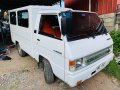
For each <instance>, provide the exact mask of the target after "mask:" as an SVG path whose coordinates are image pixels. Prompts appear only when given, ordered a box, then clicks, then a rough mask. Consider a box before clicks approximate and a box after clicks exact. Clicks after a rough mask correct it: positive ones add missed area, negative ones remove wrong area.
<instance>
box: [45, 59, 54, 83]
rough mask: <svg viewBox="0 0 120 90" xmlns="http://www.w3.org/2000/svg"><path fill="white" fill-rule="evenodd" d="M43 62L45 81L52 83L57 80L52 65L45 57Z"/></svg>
mask: <svg viewBox="0 0 120 90" xmlns="http://www.w3.org/2000/svg"><path fill="white" fill-rule="evenodd" d="M43 64H44V77H45V81H46V83H47V84H51V83H53V82H54V81H55V76H54V74H53V71H52V68H51V65H50V63H49V62H48V61H47V60H46V59H43Z"/></svg>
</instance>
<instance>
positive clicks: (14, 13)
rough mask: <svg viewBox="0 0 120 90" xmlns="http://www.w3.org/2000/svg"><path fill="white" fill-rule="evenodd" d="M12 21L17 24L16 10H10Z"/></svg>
mask: <svg viewBox="0 0 120 90" xmlns="http://www.w3.org/2000/svg"><path fill="white" fill-rule="evenodd" d="M10 23H11V24H13V25H16V12H10Z"/></svg>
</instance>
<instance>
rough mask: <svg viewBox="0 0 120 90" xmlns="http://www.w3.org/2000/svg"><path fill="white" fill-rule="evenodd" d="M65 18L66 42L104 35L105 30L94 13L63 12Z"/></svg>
mask: <svg viewBox="0 0 120 90" xmlns="http://www.w3.org/2000/svg"><path fill="white" fill-rule="evenodd" d="M61 15H62V18H66V23H65V25H66V27H67V29H66V33H65V34H66V36H67V38H68V40H76V39H80V38H81V39H83V38H89V37H95V36H97V35H101V34H106V33H107V30H106V28H105V26H104V25H103V23H102V21H101V19H100V18H99V17H98V16H97V15H96V14H95V13H89V12H70V11H68V12H64V13H61Z"/></svg>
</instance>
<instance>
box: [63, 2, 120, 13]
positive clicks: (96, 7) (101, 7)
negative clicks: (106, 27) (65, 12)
mask: <svg viewBox="0 0 120 90" xmlns="http://www.w3.org/2000/svg"><path fill="white" fill-rule="evenodd" d="M91 1H92V2H91V3H92V5H91V6H92V7H91V9H92V11H93V12H97V13H98V14H107V13H113V12H115V11H116V6H117V3H119V4H120V0H91ZM65 6H66V7H69V8H73V9H79V10H89V9H88V8H89V0H65Z"/></svg>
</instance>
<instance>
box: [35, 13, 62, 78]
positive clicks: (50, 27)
mask: <svg viewBox="0 0 120 90" xmlns="http://www.w3.org/2000/svg"><path fill="white" fill-rule="evenodd" d="M35 51H36V52H37V53H38V54H39V55H42V56H43V57H45V58H46V59H47V60H48V61H49V62H50V64H51V67H52V69H53V72H54V74H55V75H56V76H57V77H59V78H60V79H62V80H64V41H63V40H62V34H61V30H60V25H59V19H58V16H57V15H41V18H40V23H39V31H38V34H37V37H36V50H35Z"/></svg>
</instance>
